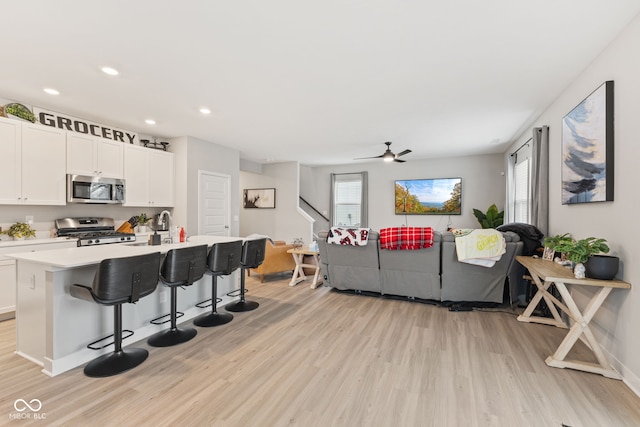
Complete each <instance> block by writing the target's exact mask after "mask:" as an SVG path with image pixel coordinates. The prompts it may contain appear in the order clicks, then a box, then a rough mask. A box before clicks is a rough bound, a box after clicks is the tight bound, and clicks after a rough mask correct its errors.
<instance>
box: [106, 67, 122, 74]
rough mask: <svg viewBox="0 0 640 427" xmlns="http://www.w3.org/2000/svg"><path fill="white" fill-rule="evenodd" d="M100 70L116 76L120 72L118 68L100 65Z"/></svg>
mask: <svg viewBox="0 0 640 427" xmlns="http://www.w3.org/2000/svg"><path fill="white" fill-rule="evenodd" d="M102 72H103V73H105V74H109V75H110V76H117V75H118V74H120V73H119V72H118V70H116V69H115V68H111V67H102Z"/></svg>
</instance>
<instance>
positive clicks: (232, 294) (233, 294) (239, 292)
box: [227, 288, 249, 297]
mask: <svg viewBox="0 0 640 427" xmlns="http://www.w3.org/2000/svg"><path fill="white" fill-rule="evenodd" d="M247 292H249V289H247V288H245V289H244V293H245V294H246V293H247ZM240 295H242V289H236V290H235V291H231V292H229V293H227V296H228V297H239V296H240Z"/></svg>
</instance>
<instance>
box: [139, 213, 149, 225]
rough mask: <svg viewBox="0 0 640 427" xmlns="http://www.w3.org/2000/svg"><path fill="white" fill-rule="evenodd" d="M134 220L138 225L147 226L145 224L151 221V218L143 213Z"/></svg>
mask: <svg viewBox="0 0 640 427" xmlns="http://www.w3.org/2000/svg"><path fill="white" fill-rule="evenodd" d="M136 220H138V225H147V223H148V222H149V221H151V218H150V217H148V216H147V214H146V213H144V212H143V213H141V214H140V215H137V216H136Z"/></svg>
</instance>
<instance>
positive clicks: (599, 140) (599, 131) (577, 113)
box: [562, 81, 613, 205]
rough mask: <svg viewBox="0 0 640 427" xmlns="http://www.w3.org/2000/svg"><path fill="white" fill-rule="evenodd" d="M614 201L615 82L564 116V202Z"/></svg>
mask: <svg viewBox="0 0 640 427" xmlns="http://www.w3.org/2000/svg"><path fill="white" fill-rule="evenodd" d="M610 201H613V81H607V82H604V83H603V84H602V85H601V86H600V87H599V88H597V89H596V90H595V91H593V92H592V93H591V94H590V95H589V96H588V97H586V98H585V99H584V100H583V101H582V102H581V103H580V104H578V105H577V106H576V107H575V108H574V109H573V110H571V111H570V112H569V113H568V114H567V115H566V116H564V118H563V119H562V204H563V205H568V204H575V203H591V202H610Z"/></svg>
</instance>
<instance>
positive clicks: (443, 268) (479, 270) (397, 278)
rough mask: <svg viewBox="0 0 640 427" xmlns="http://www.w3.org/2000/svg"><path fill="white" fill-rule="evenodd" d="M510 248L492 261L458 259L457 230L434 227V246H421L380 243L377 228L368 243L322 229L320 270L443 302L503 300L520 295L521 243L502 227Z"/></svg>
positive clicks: (361, 285) (386, 291)
mask: <svg viewBox="0 0 640 427" xmlns="http://www.w3.org/2000/svg"><path fill="white" fill-rule="evenodd" d="M502 234H503V236H504V238H505V241H506V243H507V249H506V250H507V252H506V253H505V254H504V255H502V258H501V259H500V261H498V262H496V264H495V265H494V266H493V267H491V268H487V267H481V266H477V265H471V264H466V263H461V262H458V259H457V255H456V249H455V241H454V236H453V234H452V233H450V232H445V233H439V232H436V231H434V238H433V240H434V242H433V246H432V247H430V248H426V249H418V250H393V251H392V250H385V249H380V242H379V234H378V233H377V232H376V231H373V230H372V231H371V233H370V234H369V242H368V244H367V245H366V246H347V245H334V244H327V242H326V240H327V232H326V231H321V232H320V233H319V234H318V249H319V251H320V270H321V272H322V275H323V277H324V283H325V285H326V286H331V287H333V288H336V289H340V290H355V291H369V292H374V293H379V294H381V295H395V296H403V297H410V298H420V299H424V300H434V301H442V302H483V303H502V302H504V301H503V296H504V289H505V284H506V285H507V286H508V289H509V291H508V298H507V299H508V300H509V301H508V302H514V301H515V300H516V299H517V293H518V291H517V289H516V284H517V283H518V280H517V277H516V276H517V275H518V271H519V270H518V268H517V261H516V260H515V256H516V255H520V254H521V253H522V247H523V243H522V242H521V241H520V237H519V236H518V235H517V234H516V233H513V232H510V231H507V232H503V233H502Z"/></svg>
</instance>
